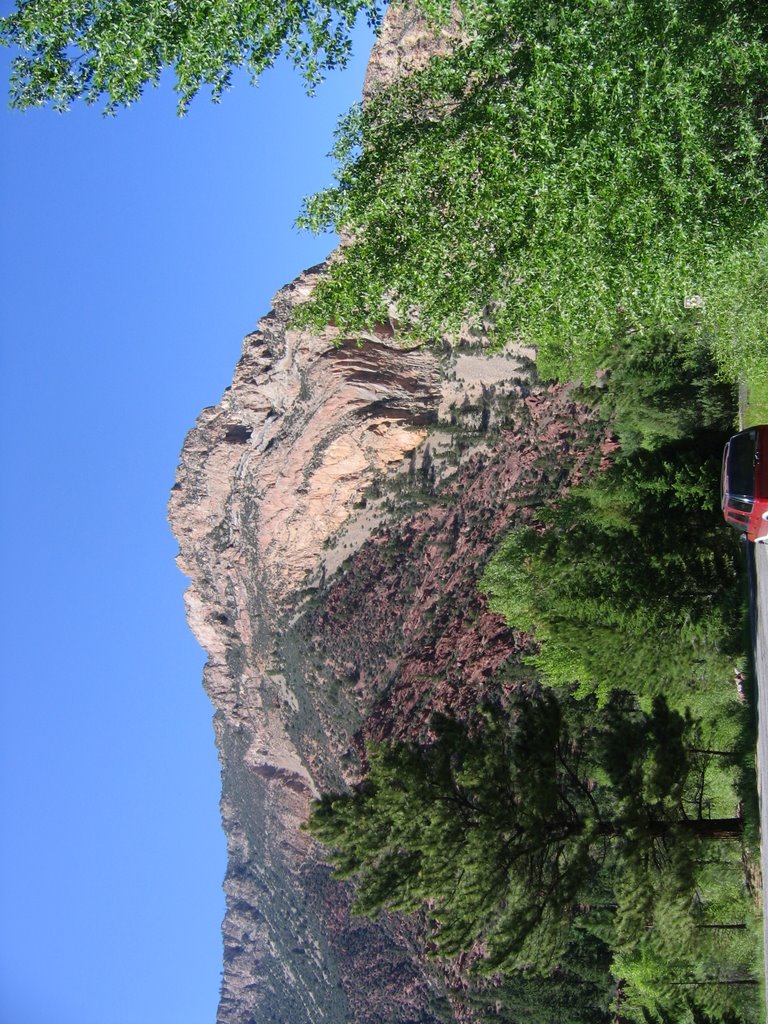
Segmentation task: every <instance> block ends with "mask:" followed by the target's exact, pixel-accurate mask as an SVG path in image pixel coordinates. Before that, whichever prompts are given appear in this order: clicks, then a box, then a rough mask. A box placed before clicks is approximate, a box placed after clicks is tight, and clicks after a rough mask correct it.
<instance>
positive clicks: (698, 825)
mask: <svg viewBox="0 0 768 1024" xmlns="http://www.w3.org/2000/svg"><path fill="white" fill-rule="evenodd" d="M647 829H648V835H649V836H653V837H658V838H663V837H664V836H669V835H674V833H675V832H687V833H689V834H693V835H695V836H696V837H697V838H698V839H740V838H741V836H742V833H743V832H744V822H743V821H742V819H741V818H684V819H683V820H682V821H650V822H648V824H647ZM625 831H626V828H625V826H624V825H623V824H620V823H619V822H615V821H604V822H601V823H600V824H599V825H598V826H597V835H599V836H608V837H615V836H621V835H624V833H625Z"/></svg>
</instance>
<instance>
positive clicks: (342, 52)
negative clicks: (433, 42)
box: [0, 0, 381, 114]
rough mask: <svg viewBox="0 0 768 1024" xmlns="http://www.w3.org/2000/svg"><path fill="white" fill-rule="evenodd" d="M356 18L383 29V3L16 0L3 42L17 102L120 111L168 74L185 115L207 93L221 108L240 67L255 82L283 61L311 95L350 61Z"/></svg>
mask: <svg viewBox="0 0 768 1024" xmlns="http://www.w3.org/2000/svg"><path fill="white" fill-rule="evenodd" d="M359 14H364V15H365V17H366V18H367V20H368V22H369V23H370V24H371V25H377V24H378V23H379V21H380V17H381V10H380V5H379V4H378V3H377V0H302V2H297V0H289V2H287V3H285V2H280V0H17V3H16V10H15V11H13V13H11V14H9V15H8V16H6V17H4V18H1V19H0V41H1V42H3V43H5V44H6V45H11V46H13V47H15V48H17V49H18V50H20V51H21V52H20V53H19V54H18V55H17V56H16V57H15V58H14V61H13V72H12V79H11V103H12V105H13V106H15V107H19V108H24V107H30V106H40V105H42V104H51V105H52V106H53V107H54V109H56V110H66V109H67V108H68V107H69V106H70V105H71V104H72V103H73V102H74V101H75V100H78V99H83V100H85V101H86V102H87V103H97V102H100V101H101V100H104V101H105V112H106V113H114V112H115V111H116V110H117V109H118V108H119V107H122V106H129V105H130V104H131V103H134V102H135V101H136V100H138V99H139V98H140V97H141V94H142V92H143V90H144V89H145V87H146V86H148V85H157V84H158V82H159V80H160V76H161V74H162V72H163V70H164V69H165V68H171V67H172V68H173V69H174V71H175V74H176V91H177V92H178V94H179V104H178V110H179V113H182V114H183V113H185V112H186V110H187V108H188V107H189V104H190V101H191V100H192V99H193V97H194V96H195V95H196V94H197V92H198V91H199V90H200V89H201V88H203V87H209V88H210V90H211V96H212V98H213V100H214V101H218V100H219V99H220V97H221V95H222V93H223V92H224V91H225V90H226V89H227V88H228V87H229V85H230V83H231V80H232V74H233V72H234V70H235V69H236V68H239V67H244V68H246V69H247V71H248V72H249V74H250V76H251V79H252V80H253V81H254V82H255V81H256V80H257V79H258V78H259V76H260V75H261V73H262V72H263V71H264V70H266V69H267V68H269V67H271V66H272V65H273V64H274V62H275V61H276V59H277V58H278V57H279V56H280V55H281V54H284V55H285V56H286V57H287V58H288V59H289V60H290V61H291V62H292V63H293V64H294V65H295V66H296V67H297V68H299V69H300V70H301V73H302V76H303V78H304V80H305V82H306V85H307V88H308V89H309V91H312V90H313V89H314V87H315V86H316V85H317V84H318V82H320V81H321V80H322V77H323V74H324V72H326V71H329V70H330V69H332V68H336V67H343V66H344V65H345V64H346V63H347V60H348V58H349V55H350V34H351V31H352V28H353V26H354V23H355V20H356V18H357V17H358V15H359Z"/></svg>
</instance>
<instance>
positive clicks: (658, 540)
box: [481, 333, 741, 708]
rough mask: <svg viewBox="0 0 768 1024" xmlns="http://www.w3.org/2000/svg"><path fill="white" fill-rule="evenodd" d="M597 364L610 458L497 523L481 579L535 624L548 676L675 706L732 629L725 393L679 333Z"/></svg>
mask: <svg viewBox="0 0 768 1024" xmlns="http://www.w3.org/2000/svg"><path fill="white" fill-rule="evenodd" d="M610 368H611V375H610V378H609V380H610V383H609V388H608V391H607V395H606V397H605V398H604V399H603V406H604V411H605V414H606V416H608V417H609V418H610V422H611V423H612V425H613V428H614V429H615V430H616V432H617V433H618V436H619V440H620V442H621V449H620V450H619V452H618V454H617V456H616V459H615V463H614V464H613V466H611V467H610V468H609V469H607V470H606V471H605V472H603V473H600V474H598V475H596V476H595V477H594V478H593V479H592V480H591V481H589V482H588V483H587V484H585V485H584V486H582V487H581V488H578V489H576V490H575V491H572V492H571V493H570V494H569V495H567V496H566V497H565V498H564V499H563V500H562V501H561V502H560V503H559V504H558V506H557V507H556V508H554V509H549V510H545V511H544V512H542V513H541V514H540V516H539V525H538V526H537V527H536V528H529V529H524V530H518V531H516V532H513V533H512V534H510V535H509V536H508V537H507V538H506V540H505V541H504V543H503V544H502V546H501V548H500V549H499V551H498V552H497V554H496V555H495V556H494V558H493V559H492V560H491V562H490V563H489V565H488V566H487V568H486V571H485V574H484V577H483V581H482V584H481V586H482V589H484V590H485V591H486V592H487V593H488V594H489V597H490V605H491V607H492V608H493V609H495V610H496V611H499V612H501V613H502V614H503V615H504V616H505V617H506V618H507V620H508V621H509V623H510V624H511V625H513V626H517V627H518V628H522V629H525V630H530V631H533V632H534V634H535V636H536V639H537V640H538V641H539V643H540V651H539V653H538V655H536V657H535V658H534V662H535V664H536V665H537V666H538V668H539V669H540V670H541V672H542V673H543V676H544V678H545V679H547V680H549V681H550V682H551V683H552V685H571V684H576V685H578V686H579V688H580V692H582V693H586V692H592V691H596V692H598V693H599V694H601V695H602V696H603V697H604V696H605V694H606V693H607V692H608V691H609V690H610V689H611V688H618V689H626V690H630V691H632V692H635V693H639V694H644V695H646V696H648V697H649V698H650V697H652V696H653V695H654V694H658V693H665V694H666V695H667V696H668V697H669V698H670V700H672V701H673V702H674V703H675V704H676V706H679V707H681V708H684V707H685V705H686V702H690V699H691V695H692V694H693V693H695V692H696V691H697V690H700V689H702V688H703V687H704V686H705V685H706V684H707V681H708V680H710V679H712V678H713V677H717V676H718V675H719V676H720V677H721V678H722V677H724V676H725V674H726V673H727V672H728V671H729V666H730V665H732V663H733V659H734V656H735V652H736V649H737V645H738V643H739V640H740V632H739V620H740V615H741V592H740V585H739V582H738V574H737V566H738V562H737V558H738V546H737V544H736V542H735V537H734V536H733V535H732V534H731V533H730V532H729V531H726V530H724V529H723V527H722V521H721V516H720V511H719V507H718V481H719V472H720V462H721V458H722V445H723V442H724V439H725V437H726V436H727V433H728V430H729V415H730V410H729V401H728V400H729V398H730V394H729V390H728V389H726V388H724V387H723V385H722V384H719V383H717V381H716V380H715V379H714V378H713V376H712V371H713V365H712V362H711V359H710V357H709V356H708V354H707V352H706V349H705V348H704V346H702V345H701V343H699V342H696V341H695V339H694V340H692V339H691V337H690V336H688V335H677V336H676V335H672V334H669V333H666V334H661V335H658V336H656V335H654V336H652V337H650V338H648V339H645V340H644V341H640V342H637V343H636V344H635V345H630V344H629V343H625V344H624V345H623V346H621V347H616V348H615V349H614V350H613V353H612V357H611V363H610ZM731 671H732V670H731Z"/></svg>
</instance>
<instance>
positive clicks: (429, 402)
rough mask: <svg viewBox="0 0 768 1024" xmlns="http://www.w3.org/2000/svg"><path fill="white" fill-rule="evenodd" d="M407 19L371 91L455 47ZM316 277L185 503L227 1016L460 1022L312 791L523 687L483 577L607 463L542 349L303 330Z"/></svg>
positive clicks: (250, 352)
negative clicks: (414, 342)
mask: <svg viewBox="0 0 768 1024" xmlns="http://www.w3.org/2000/svg"><path fill="white" fill-rule="evenodd" d="M392 12H393V13H391V14H388V16H387V21H386V23H385V30H384V33H383V36H382V40H381V42H380V43H379V44H378V45H377V47H376V49H375V51H374V56H373V58H372V65H371V66H372V68H373V69H374V71H373V72H372V75H373V76H374V77H373V78H370V77H369V81H368V82H367V85H366V89H367V90H369V91H370V90H371V89H374V88H375V87H376V86H375V82H376V80H379V81H381V80H385V79H387V77H388V76H391V75H393V74H397V73H401V72H402V69H403V67H404V66H406V65H407V64H408V63H409V61H411V62H412V60H414V59H415V60H422V59H424V55H425V54H427V53H428V52H429V46H430V45H431V46H434V45H444V41H443V42H438V43H437V44H435V42H434V40H432V42H431V43H430V42H429V41H428V39H429V33H428V32H426V30H425V29H424V26H423V23H419V22H418V21H416V20H414V18H413V16H412V14H410V13H409V12H408V11H407V9H405V8H401V7H396V8H393V9H392ZM398 19H399V20H398ZM451 31H455V26H453V27H452V29H451ZM413 53H416V57H409V56H408V54H413ZM319 273H322V267H319V268H314V269H313V270H311V271H308V272H306V273H305V274H303V275H302V276H301V277H299V279H298V280H297V281H295V282H294V283H293V284H291V285H289V286H287V287H286V288H284V289H283V290H282V291H280V292H279V293H278V295H277V296H276V297H275V299H274V307H273V310H272V311H271V312H270V313H269V314H268V315H267V316H266V317H264V319H263V320H262V321H261V322H260V324H259V326H258V328H257V330H256V331H255V332H254V333H253V334H251V335H249V336H248V337H247V338H246V339H245V341H244V345H243V353H242V358H241V359H240V362H239V363H238V365H237V367H236V370H235V374H234V379H233V382H232V386H231V387H230V388H228V389H227V391H226V392H225V394H224V395H223V397H222V399H221V401H220V403H219V404H218V405H217V406H215V407H213V408H210V409H206V410H205V411H204V412H203V413H202V414H201V415H200V417H199V419H198V421H197V424H196V426H195V427H194V429H193V430H192V431H191V432H190V433H189V435H188V437H187V439H186V441H185V443H184V448H183V451H182V454H181V462H180V465H179V469H178V473H177V478H176V483H175V484H174V487H173V491H172V495H171V502H170V507H169V515H170V520H171V524H172V527H173V530H174V533H175V535H176V537H177V538H178V541H179V547H180V552H179V557H178V563H179V566H180V568H181V569H182V571H183V572H184V573H185V574H186V575H187V576H189V578H190V581H191V582H190V586H189V589H188V590H187V593H186V598H185V600H186V605H187V613H188V618H189V622H190V626H191V628H192V629H193V631H194V632H195V634H196V636H197V638H198V640H199V641H200V643H201V644H202V645H203V647H204V648H205V650H206V651H207V653H208V662H207V665H206V668H205V672H204V685H205V688H206V691H207V692H208V694H209V696H210V698H211V701H212V703H213V705H214V708H215V717H214V725H215V733H216V741H217V744H218V748H219V754H220V759H221V765H222V800H221V811H222V823H223V827H224V830H225V832H226V835H227V843H228V856H229V864H228V871H227V877H226V880H225V892H226V898H227V910H226V917H225V921H224V926H223V932H224V972H223V980H222V991H221V1002H220V1007H219V1014H218V1018H217V1019H218V1022H219V1024H266V1022H268V1021H276V1022H280V1024H288V1022H290V1024H315V1022H321V1021H322V1022H329V1024H342V1022H356V1024H357V1022H360V1024H379V1022H380V1024H385V1022H386V1024H396V1022H406V1021H408V1022H411V1021H412V1022H416V1021H418V1022H422V1024H429V1022H438V1021H443V1020H450V1019H451V1018H452V1011H451V1004H450V1000H449V999H447V997H446V989H445V985H444V979H441V978H440V977H439V976H438V975H437V974H436V973H435V971H434V969H433V968H432V967H431V966H429V965H428V964H427V963H426V962H425V961H424V959H423V958H422V956H421V955H420V954H419V950H418V943H417V935H416V932H415V930H414V928H415V926H414V925H413V924H411V923H410V922H407V921H403V920H400V919H398V918H396V917H385V918H383V919H382V920H380V921H377V922H370V921H367V920H361V919H357V918H354V917H352V916H350V912H349V906H350V899H351V889H350V887H349V886H348V885H343V884H340V883H338V882H335V881H333V880H332V879H331V878H330V872H329V869H328V868H327V866H326V865H325V864H324V862H323V857H322V850H320V849H319V848H318V847H317V846H316V845H315V844H314V843H313V842H312V841H311V840H310V839H309V837H308V836H307V834H306V833H305V832H303V831H302V830H301V824H302V822H303V821H304V820H305V818H306V816H307V813H308V810H309V805H310V801H311V799H312V798H313V797H314V796H316V795H317V793H318V792H319V791H320V790H322V789H325V788H329V787H339V786H343V785H345V784H347V783H348V782H350V781H352V780H354V779H355V778H357V777H358V775H359V772H360V768H361V757H362V756H363V754H362V751H363V746H364V740H365V738H367V737H375V738H380V737H383V736H413V735H417V734H423V733H424V731H425V730H426V729H428V723H429V716H430V714H431V713H432V711H434V710H451V711H452V712H454V713H458V714H461V713H462V712H463V711H465V710H467V709H469V708H470V707H471V706H472V705H473V704H474V703H476V701H477V700H478V698H479V697H480V696H482V695H483V694H485V693H492V692H496V691H498V690H499V688H503V687H505V686H508V685H511V684H510V683H509V682H508V681H505V680H506V679H507V676H506V675H505V670H504V667H505V666H506V665H508V664H509V663H510V660H511V661H512V662H513V663H514V660H515V657H516V655H517V654H518V653H519V651H520V650H521V649H522V646H523V645H524V643H525V638H524V637H520V636H516V635H515V634H513V633H512V632H510V631H509V630H508V629H507V628H506V626H505V625H504V623H503V622H502V621H501V620H500V619H499V618H498V617H497V616H495V615H493V614H491V613H490V612H489V611H488V610H487V608H486V606H485V603H484V599H483V598H482V596H481V595H479V594H478V591H477V581H478V578H479V575H480V573H481V571H482V568H483V565H484V563H485V561H486V560H487V557H488V555H489V553H490V552H491V551H492V550H493V548H494V545H495V544H497V543H498V541H499V539H500V538H501V536H502V535H503V533H504V531H505V530H506V529H507V528H508V527H509V526H510V524H511V523H513V522H514V521H515V520H516V519H518V518H519V517H524V516H526V515H527V514H528V511H529V510H530V508H531V507H532V506H533V505H535V504H536V503H537V502H539V501H541V500H543V498H544V497H545V496H546V497H549V496H551V494H552V493H553V492H554V491H555V490H556V489H558V488H560V487H565V486H568V484H569V483H570V482H572V480H573V479H574V478H575V477H576V476H577V475H578V473H579V472H580V467H581V465H582V464H583V463H584V461H585V460H588V459H591V458H594V459H596V460H597V461H599V458H600V451H599V446H597V447H596V446H595V443H594V442H592V441H591V440H590V439H589V429H588V428H589V416H588V414H587V412H586V411H585V410H584V409H581V408H580V407H579V406H578V405H577V404H576V403H575V402H574V401H573V399H572V397H571V395H570V394H569V392H568V390H567V389H565V388H561V387H557V388H556V387H545V386H541V385H537V384H535V383H534V382H533V381H532V379H531V365H532V364H531V362H530V358H529V357H530V353H525V352H507V353H502V354H496V355H494V356H493V357H490V358H488V356H487V353H485V352H484V351H483V347H482V339H475V344H474V346H469V345H466V346H463V347H460V348H458V349H454V350H447V349H446V350H440V349H436V348H428V347H416V348H409V349H406V348H402V347H400V346H399V345H398V341H397V331H396V327H395V326H394V325H392V324H386V325H377V327H376V328H375V329H372V331H371V333H370V335H369V336H363V337H359V338H340V337H339V336H338V332H337V331H336V330H335V329H334V328H332V327H329V328H328V329H327V330H326V331H324V332H322V333H320V334H309V333H307V332H297V331H294V330H292V329H290V327H289V321H290V316H291V310H292V308H293V306H294V304H295V303H296V302H297V301H301V299H302V298H303V297H305V296H306V295H307V294H308V292H309V290H310V289H311V288H312V286H313V283H314V281H315V280H316V277H317V274H319Z"/></svg>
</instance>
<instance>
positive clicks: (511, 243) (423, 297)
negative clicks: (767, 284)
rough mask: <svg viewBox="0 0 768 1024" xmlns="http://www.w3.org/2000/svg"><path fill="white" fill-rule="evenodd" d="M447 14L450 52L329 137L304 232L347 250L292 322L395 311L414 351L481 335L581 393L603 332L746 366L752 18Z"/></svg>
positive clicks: (757, 345) (751, 320)
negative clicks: (327, 165)
mask: <svg viewBox="0 0 768 1024" xmlns="http://www.w3.org/2000/svg"><path fill="white" fill-rule="evenodd" d="M461 8H462V11H463V13H464V17H465V30H466V34H465V40H464V42H463V43H462V44H461V45H459V46H457V47H456V49H455V51H454V52H453V53H452V54H450V55H449V56H447V57H439V58H435V59H434V60H433V61H432V62H431V63H430V65H429V66H428V67H427V68H426V69H425V70H423V71H421V72H418V73H416V74H414V75H412V76H410V77H409V78H407V79H406V80H405V81H402V82H400V83H398V84H396V85H395V86H393V87H392V88H391V89H389V90H387V91H386V92H385V93H383V94H381V95H379V96H378V97H377V98H376V99H374V100H373V101H372V102H371V103H369V104H368V105H367V106H366V108H365V109H361V108H354V109H353V110H352V111H351V113H350V114H349V115H348V116H347V118H346V119H345V120H343V121H342V123H341V125H340V127H339V130H338V133H337V140H336V147H335V150H334V155H335V156H336V158H337V160H338V161H339V168H338V171H337V184H336V185H335V186H334V187H332V188H329V189H327V190H325V191H324V192H321V193H319V194H318V195H316V196H314V197H312V198H310V199H308V200H307V201H306V203H305V207H304V212H303V214H302V216H301V217H300V219H299V223H300V224H301V225H302V226H305V227H309V228H312V229H313V230H325V229H328V228H332V229H335V230H337V231H340V232H344V233H346V235H347V236H348V237H349V238H351V242H350V244H349V245H347V246H345V247H344V249H343V252H342V254H341V257H340V258H339V259H338V260H337V261H336V262H335V263H334V264H333V265H332V267H331V269H330V271H329V273H328V275H327V276H326V278H325V279H324V280H323V281H322V282H321V283H320V285H319V287H318V288H317V290H316V292H315V294H314V296H313V298H312V299H311V300H310V302H309V304H308V305H307V306H306V307H305V308H304V309H303V310H300V311H299V320H298V322H300V323H309V324H313V325H315V326H320V325H323V324H325V323H327V322H328V321H331V320H332V321H334V322H335V323H337V324H338V325H339V326H340V327H341V328H342V329H343V330H350V331H351V330H354V329H358V328H361V327H363V326H369V325H370V323H372V322H376V321H378V320H381V319H382V318H383V317H384V316H385V315H386V313H387V312H388V311H390V310H391V307H392V306H393V305H394V307H395V308H396V311H397V316H398V318H399V319H400V321H401V322H402V323H403V325H404V328H409V329H410V332H411V334H412V335H413V336H416V337H419V338H422V339H423V338H438V337H440V336H444V335H446V334H447V335H452V336H455V335H457V334H458V333H459V332H460V331H461V329H462V328H463V327H466V326H468V325H471V324H478V323H482V324H484V325H486V326H487V325H489V324H490V325H491V331H492V335H493V337H494V338H495V339H496V341H497V342H498V343H499V344H500V345H501V344H503V343H505V342H508V341H510V340H513V341H514V340H518V339H519V338H524V339H525V341H526V342H527V343H532V344H534V345H536V346H537V347H538V350H539V365H540V369H541V372H542V373H543V374H544V375H545V376H548V375H552V376H560V377H572V376H574V375H576V376H584V377H589V376H590V375H591V373H592V372H594V370H595V368H596V367H597V366H599V365H601V363H602V361H603V359H604V357H605V354H606V351H607V350H608V348H609V347H610V344H611V343H612V341H613V339H615V338H616V337H621V336H624V335H626V334H627V333H628V332H629V333H632V334H636V333H638V332H647V331H649V330H652V329H657V328H658V327H659V326H662V325H666V326H671V325H674V324H685V323H694V322H696V323H700V322H703V323H704V324H705V326H706V330H707V331H709V334H710V335H711V338H712V339H713V340H712V343H713V344H715V343H716V342H717V345H719V348H718V351H719V352H720V353H721V356H722V358H723V360H725V359H726V348H727V341H726V340H725V338H726V337H727V335H728V332H729V331H733V330H734V329H736V328H738V334H739V344H740V345H741V346H742V348H743V352H744V353H747V354H749V359H750V360H752V362H754V361H755V360H756V359H758V356H759V351H760V350H761V346H762V345H764V328H765V326H766V314H765V308H764V303H763V304H760V302H759V298H758V294H759V290H760V282H761V281H762V278H763V277H764V275H765V263H766V254H767V253H768V249H767V248H766V241H767V240H768V234H766V225H767V224H768V185H767V182H766V166H767V164H766V135H765V131H766V112H765V103H766V95H768V30H767V29H766V12H765V8H764V5H763V4H754V3H753V2H751V0H713V2H707V3H702V2H701V0H633V2H632V3H626V4H610V3H605V2H603V0H569V2H568V3H559V4H556V3H551V2H546V3H540V2H535V0H494V2H493V3H490V2H484V0H474V2H471V3H470V2H466V3H463V4H462V5H461ZM760 268H762V269H760ZM737 279H738V280H739V282H740V283H739V292H740V294H739V295H737V294H736V293H735V291H734V288H733V283H734V281H736V280H737ZM750 295H751V296H752V298H748V302H747V307H748V308H746V309H745V307H744V300H745V298H747V297H748V296H750ZM692 296H700V297H703V298H704V311H703V312H702V311H701V310H699V309H694V310H690V309H686V308H685V300H686V299H689V298H691V297H692ZM717 345H716V347H717ZM762 351H763V352H764V349H762ZM745 358H747V356H746V355H745ZM730 369H731V370H733V361H732V365H731V367H730ZM763 371H764V372H765V367H763Z"/></svg>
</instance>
